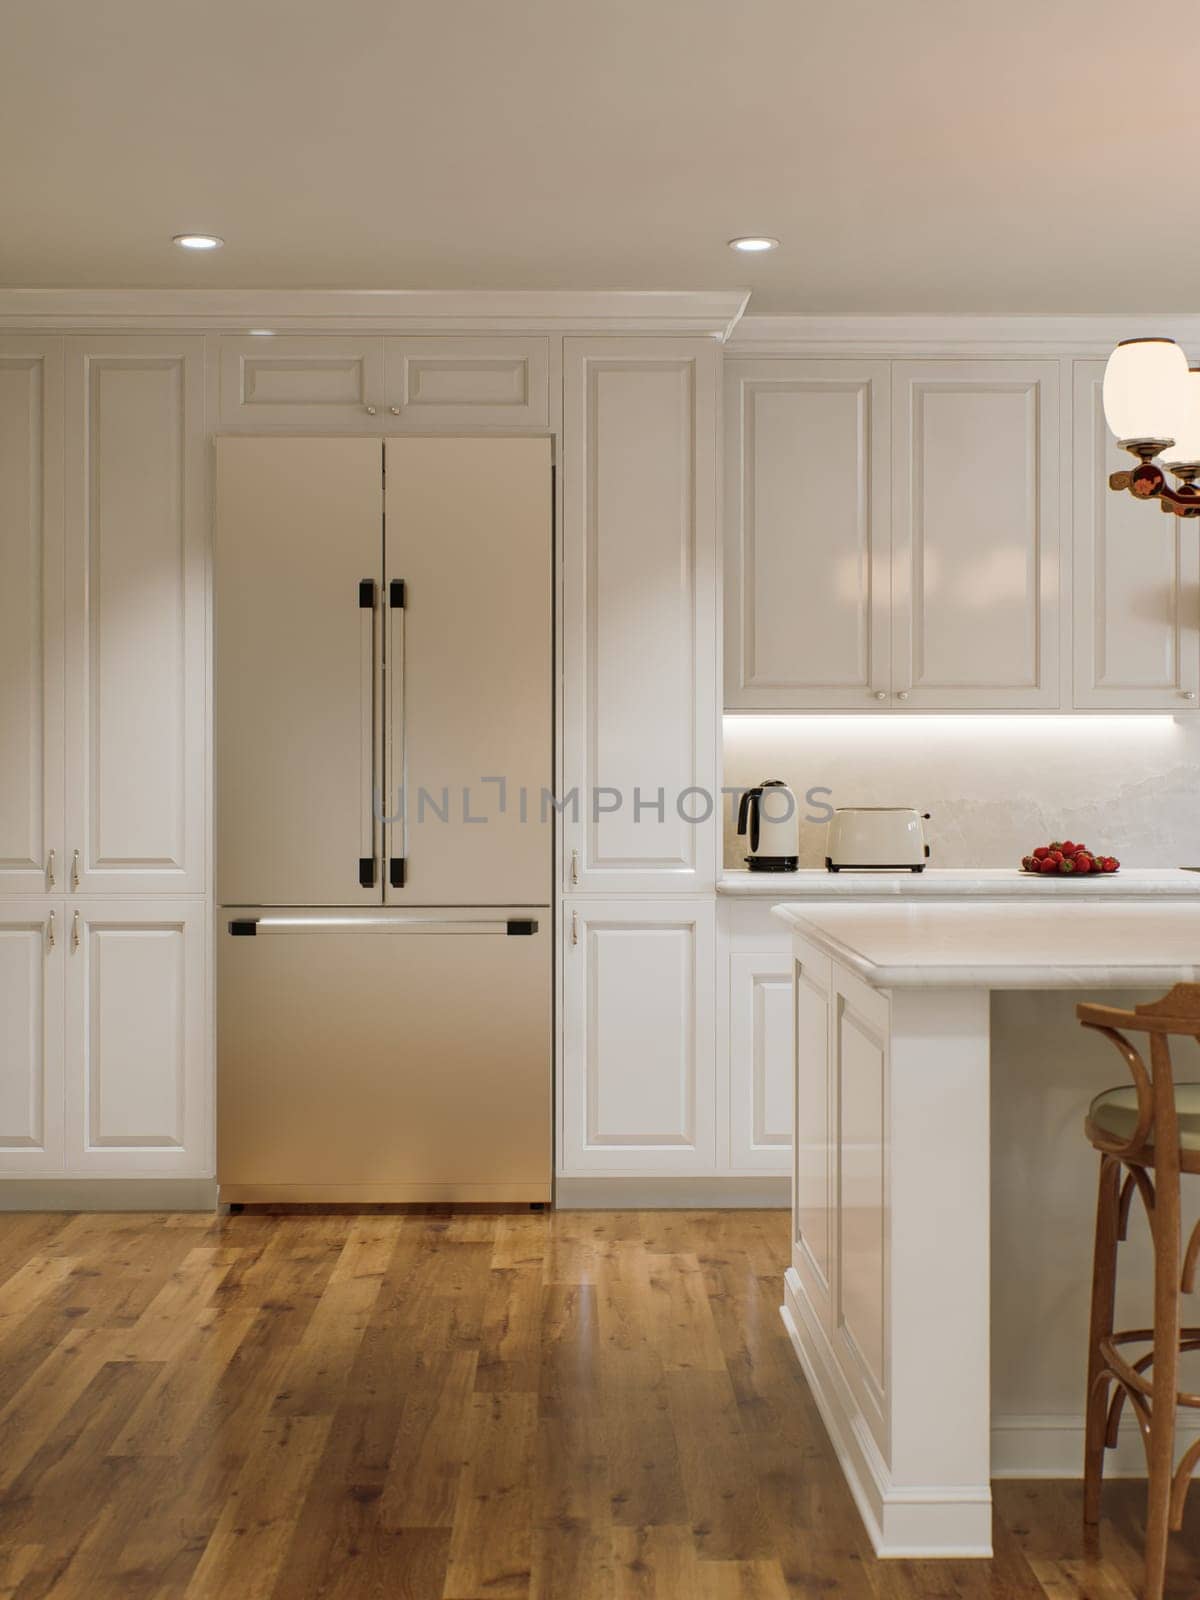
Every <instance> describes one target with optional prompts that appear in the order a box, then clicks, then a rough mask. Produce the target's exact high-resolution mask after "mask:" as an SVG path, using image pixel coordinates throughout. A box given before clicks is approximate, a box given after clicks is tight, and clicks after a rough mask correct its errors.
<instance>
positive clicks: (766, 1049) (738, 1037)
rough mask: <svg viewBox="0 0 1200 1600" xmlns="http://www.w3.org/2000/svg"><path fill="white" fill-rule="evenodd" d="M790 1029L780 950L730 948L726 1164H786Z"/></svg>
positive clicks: (784, 1168) (753, 1168)
mask: <svg viewBox="0 0 1200 1600" xmlns="http://www.w3.org/2000/svg"><path fill="white" fill-rule="evenodd" d="M778 942H779V943H784V942H786V941H785V940H783V939H782V938H781V939H780V940H779V941H778ZM792 1033H793V1024H792V961H791V956H790V954H789V953H788V951H787V950H786V949H776V950H765V951H743V950H732V951H730V954H729V1165H730V1168H731V1169H732V1170H733V1171H735V1172H764V1173H770V1172H774V1173H788V1172H790V1171H791V1168H792Z"/></svg>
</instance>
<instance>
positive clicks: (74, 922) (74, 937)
mask: <svg viewBox="0 0 1200 1600" xmlns="http://www.w3.org/2000/svg"><path fill="white" fill-rule="evenodd" d="M71 948H72V950H78V949H79V913H78V911H77V912H76V913H75V915H74V916H73V917H72V918H71Z"/></svg>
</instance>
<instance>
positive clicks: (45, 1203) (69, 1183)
mask: <svg viewBox="0 0 1200 1600" xmlns="http://www.w3.org/2000/svg"><path fill="white" fill-rule="evenodd" d="M216 1207H217V1180H216V1179H215V1178H11V1179H0V1211H215V1210H216Z"/></svg>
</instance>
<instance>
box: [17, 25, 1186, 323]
mask: <svg viewBox="0 0 1200 1600" xmlns="http://www.w3.org/2000/svg"><path fill="white" fill-rule="evenodd" d="M1137 16H1138V14H1137V13H1134V14H1131V12H1130V9H1129V7H1128V5H1127V4H1122V5H1120V6H1118V5H1117V4H1116V3H1115V0H823V3H821V4H817V3H815V0H586V3H585V0H423V3H419V4H418V3H414V0H203V3H202V4H198V5H186V6H185V5H183V4H181V3H179V0H9V3H8V4H7V5H6V6H5V22H4V41H3V43H4V48H3V53H2V54H0V150H2V151H3V152H4V153H3V155H2V156H0V283H2V284H4V285H8V286H12V285H23V286H56V287H75V286H80V287H84V286H86V287H92V286H96V287H99V286H105V287H110V286H125V287H149V286H155V287H168V286H170V287H191V286H200V285H203V286H221V287H246V288H256V287H280V288H294V287H307V288H376V289H384V288H387V289H392V288H397V289H398V288H433V289H454V288H532V289H537V288H571V289H585V288H612V289H653V288H660V289H661V288H669V289H688V288H706V289H719V288H726V287H734V286H740V287H744V288H749V289H751V290H752V291H753V299H752V301H751V306H750V309H751V311H753V312H786V311H796V312H812V313H819V312H947V313H950V312H1089V311H1091V312H1105V311H1112V312H1136V311H1151V310H1159V311H1181V312H1182V311H1188V310H1192V309H1196V308H1197V306H1196V302H1197V299H1198V298H1200V295H1198V294H1197V292H1196V281H1197V273H1196V266H1197V256H1198V253H1200V209H1198V208H1197V206H1196V201H1197V198H1200V194H1198V191H1200V174H1198V172H1197V170H1196V163H1195V161H1194V160H1192V159H1191V158H1192V156H1193V154H1194V151H1195V148H1196V138H1197V118H1198V114H1200V92H1198V90H1197V84H1198V83H1200V74H1198V71H1197V69H1198V68H1200V27H1198V26H1197V12H1196V7H1195V4H1194V0H1160V3H1159V4H1158V5H1156V6H1154V7H1153V8H1151V10H1150V11H1149V12H1147V13H1146V14H1145V17H1146V23H1147V31H1146V33H1145V35H1144V36H1143V35H1139V34H1138V32H1137ZM1184 156H1187V157H1188V158H1189V160H1187V161H1184V160H1183V159H1182V158H1183V157H1184ZM1155 174H1161V176H1159V177H1157V180H1156V181H1155V182H1154V183H1153V187H1150V185H1149V183H1148V178H1149V177H1150V176H1151V175H1155ZM189 229H194V230H203V231H209V232H214V233H217V234H221V235H223V236H224V237H225V239H226V240H227V246H226V248H225V249H224V250H221V251H218V252H215V253H214V254H212V255H208V256H203V257H197V256H194V255H189V254H187V253H185V252H183V251H180V250H178V249H176V248H174V247H173V246H172V245H171V243H170V239H171V236H172V234H175V233H179V232H181V231H185V230H189ZM758 232H763V233H768V234H774V235H776V236H778V237H779V238H780V239H781V240H782V248H781V249H780V250H778V251H776V252H774V253H773V254H771V255H769V256H760V257H740V256H735V255H734V254H733V253H732V252H731V251H730V250H728V249H727V248H726V244H725V241H726V240H727V239H728V238H730V237H731V236H733V235H735V234H742V233H758Z"/></svg>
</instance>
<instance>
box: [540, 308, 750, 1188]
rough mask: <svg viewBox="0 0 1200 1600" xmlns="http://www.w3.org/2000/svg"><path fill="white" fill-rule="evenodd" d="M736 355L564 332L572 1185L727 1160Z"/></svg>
mask: <svg viewBox="0 0 1200 1600" xmlns="http://www.w3.org/2000/svg"><path fill="white" fill-rule="evenodd" d="M719 354H720V352H719V347H718V345H717V343H716V342H715V341H714V340H710V339H691V338H666V339H643V338H628V339H622V338H602V339H567V340H565V342H564V353H563V382H564V399H563V451H562V461H563V474H564V493H563V540H562V592H563V601H562V623H561V637H562V648H563V663H562V664H563V680H562V729H563V749H562V778H561V785H562V787H561V791H560V794H559V797H558V798H559V803H560V805H561V807H562V822H561V825H560V838H561V842H562V873H563V892H564V897H565V898H564V902H563V919H562V927H563V949H562V963H561V966H562V1029H563V1050H562V1077H561V1094H560V1105H559V1114H560V1126H559V1142H558V1149H559V1156H558V1166H559V1176H560V1180H562V1179H572V1178H576V1179H578V1178H583V1177H587V1178H614V1177H625V1176H630V1175H636V1174H643V1175H653V1176H655V1177H662V1176H668V1177H669V1176H688V1175H694V1174H698V1173H711V1172H712V1171H713V1169H714V1166H715V1162H716V1124H717V1116H716V1095H717V1084H716V1049H715V1025H714V1017H713V993H714V984H715V960H716V957H715V910H714V905H713V894H712V890H713V885H714V882H715V877H716V871H717V862H718V851H719V841H720V812H719V807H720V802H721V797H720V794H719V792H718V784H719V781H720V780H719V778H718V765H717V763H718V754H717V749H718V746H717V727H718V708H719V704H720V697H719V666H718V661H719V649H718V631H717V604H718V559H717V548H718V547H717V449H718V404H717V396H718V366H719ZM564 1192H566V1191H564Z"/></svg>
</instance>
